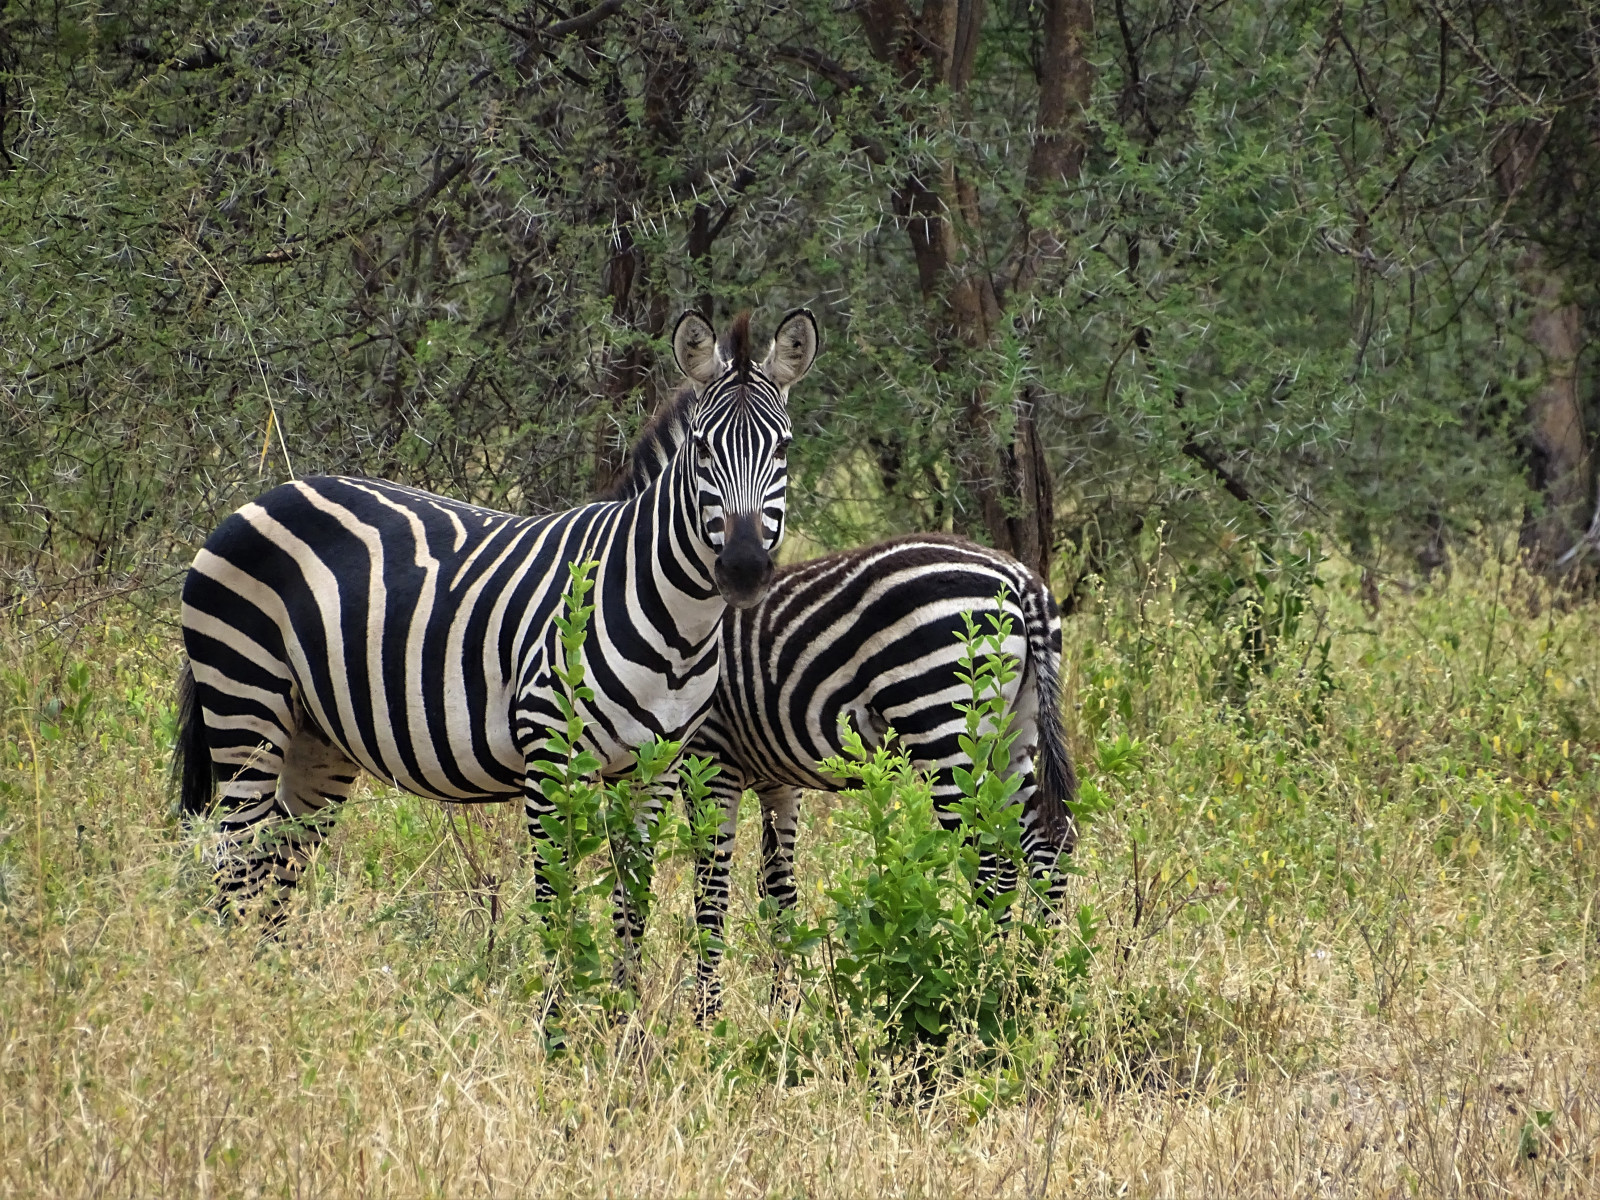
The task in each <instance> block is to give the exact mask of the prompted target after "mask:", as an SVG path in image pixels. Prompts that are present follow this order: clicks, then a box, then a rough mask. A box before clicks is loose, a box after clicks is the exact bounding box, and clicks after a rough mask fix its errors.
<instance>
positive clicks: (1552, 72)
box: [0, 0, 1600, 598]
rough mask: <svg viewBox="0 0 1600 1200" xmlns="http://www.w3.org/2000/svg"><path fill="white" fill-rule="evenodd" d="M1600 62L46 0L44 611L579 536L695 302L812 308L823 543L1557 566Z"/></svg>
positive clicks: (802, 519) (1584, 495) (1312, 10)
mask: <svg viewBox="0 0 1600 1200" xmlns="http://www.w3.org/2000/svg"><path fill="white" fill-rule="evenodd" d="M1597 55H1600V10H1597V8H1596V6H1595V5H1594V4H1593V3H1592V2H1591V0H1585V2H1583V3H1578V4H1567V3H1563V4H1559V5H1558V4H1553V3H1551V4H1529V5H1519V6H1501V5H1496V4H1488V3H1480V2H1476V0H1472V2H1464V0H1450V2H1448V3H1446V2H1445V0H1426V2H1413V0H1387V2H1382V3H1367V4H1346V3H1322V2H1313V0H1307V2H1304V3H1279V4H1265V3H1259V2H1251V3H1242V2H1241V3H1234V4H1227V3H1204V4H1201V3H1191V2H1189V0H1181V2H1180V0H1161V2H1154V0H1102V2H1101V3H1100V4H1098V5H1092V6H1091V4H1090V3H1089V2H1088V0H994V2H993V3H989V4H985V3H983V2H982V0H923V3H921V5H920V7H919V6H917V5H915V4H912V3H909V2H908V0H859V2H858V3H854V4H834V3H828V4H822V3H800V4H791V5H745V4H730V3H723V2H720V0H683V2H668V3H635V2H633V0H599V2H598V3H596V4H593V5H590V6H588V7H581V6H577V7H565V6H560V5H557V4H554V3H547V2H546V0H529V2H527V3H524V2H523V0H484V2H483V3H475V4H456V3H447V2H440V3H424V2H421V0H417V2H413V3H387V4H368V3H357V2H355V0H318V2H317V3H306V2H301V0H285V2H279V3H261V2H260V0H248V2H237V0H227V2H223V3H209V2H208V3H198V2H195V0H147V2H145V3H141V4H138V5H119V4H99V5H87V4H74V3H66V2H61V0H50V2H48V3H45V2H41V0H10V3H8V4H6V5H4V6H3V7H0V287H3V288H4V290H5V292H6V293H7V298H8V302H7V303H6V304H5V305H4V306H3V308H0V414H3V415H0V421H3V424H4V429H5V434H6V436H5V438H4V439H3V444H0V570H3V571H4V578H5V580H6V584H5V590H6V591H7V593H8V594H9V595H10V596H12V597H13V598H16V597H19V596H21V595H26V594H36V593H37V592H38V590H39V589H41V588H55V587H59V586H62V585H66V584H76V585H80V586H81V585H82V584H83V583H84V582H86V581H87V582H89V583H91V584H93V585H95V586H97V587H99V586H104V585H106V584H112V585H118V586H121V585H125V584H130V583H132V584H138V583H148V582H156V581H160V580H162V579H166V578H170V575H171V568H173V567H181V565H182V564H184V563H185V562H186V561H187V559H188V557H189V555H190V554H191V553H192V550H193V547H194V546H195V545H196V544H197V543H198V541H199V540H200V539H201V538H202V537H203V536H204V533H205V532H206V530H207V529H209V527H210V526H211V525H212V524H213V523H214V522H215V521H216V520H217V519H218V518H219V517H220V516H221V515H222V514H223V513H225V512H226V511H228V510H229V509H230V508H231V507H232V506H234V505H236V504H237V503H239V502H241V501H242V500H243V499H245V498H247V497H248V496H249V495H251V494H254V493H255V492H257V491H259V490H262V489H263V488H265V487H266V486H268V485H269V484H271V483H274V482H277V481H281V480H282V479H284V478H287V477H288V475H289V473H290V472H291V470H292V471H293V472H294V473H298V474H306V473H310V472H313V471H324V470H332V471H346V472H367V473H373V474H379V475H384V476H388V477H391V478H396V479H401V480H405V481H407V482H411V483H414V484H418V485H420V486H423V487H428V488H434V489H439V490H443V491H447V492H450V493H452V494H455V495H459V496H464V497H468V498H471V499H474V500H478V501H481V502H484V503H487V504H491V505H496V506H501V507H510V508H516V509H520V510H525V511H543V510H549V509H555V508H561V507H565V506H567V505H569V504H572V503H574V502H577V501H578V500H581V499H582V498H583V497H584V496H585V495H587V494H588V493H589V492H590V490H591V489H592V488H594V487H595V486H596V485H597V484H599V483H603V482H604V481H605V480H606V479H607V478H608V477H609V475H610V473H611V472H612V471H613V470H614V469H615V468H616V466H617V464H618V463H619V461H620V458H621V456H622V454H623V452H624V449H625V447H626V444H627V440H628V438H629V436H630V434H631V432H632V431H633V430H634V429H636V428H637V426H638V425H639V424H640V423H641V421H642V420H643V418H644V416H645V415H647V414H648V412H649V411H650V410H651V408H652V407H653V405H654V404H655V402H656V400H657V398H658V397H659V396H660V394H661V393H662V391H663V390H664V389H666V388H669V387H671V386H672V385H673V384H674V382H675V379H674V377H673V376H674V373H673V372H672V370H671V368H670V362H669V361H668V359H669V355H668V353H667V349H666V343H665V337H666V335H667V334H668V332H669V331H670V324H671V321H672V320H673V319H674V317H675V316H676V314H677V313H678V312H679V311H680V310H681V309H683V308H685V307H697V308H699V309H701V310H702V311H705V312H707V313H710V314H713V315H714V316H715V317H716V318H718V319H726V317H727V315H728V314H730V313H731V312H733V311H736V310H737V309H738V308H741V307H745V306H749V305H755V306H758V307H759V310H760V317H761V320H762V322H764V324H765V328H767V329H770V328H771V324H772V322H773V320H774V319H775V318H776V316H777V315H778V314H779V313H781V312H782V311H783V310H784V309H785V308H787V307H790V306H793V305H798V304H809V305H811V306H812V307H813V308H815V309H816V310H817V311H818V312H819V315H820V317H821V319H822V322H823V325H824V327H825V334H826V354H825V356H824V357H823V359H822V360H821V363H820V368H821V369H820V376H819V377H816V376H814V377H813V379H810V380H808V381H807V382H806V384H805V385H804V387H803V388H802V389H801V391H800V394H798V395H797V396H796V397H795V405H796V410H797V412H796V416H797V426H798V429H799V430H800V431H801V433H802V435H803V436H802V437H801V438H800V439H799V440H798V441H797V443H796V446H797V460H796V463H795V470H796V480H795V487H794V488H793V501H792V502H793V504H794V506H795V509H796V516H797V521H798V523H799V526H800V528H802V529H803V530H804V531H806V532H807V533H808V534H809V535H810V536H811V538H812V539H813V540H814V541H816V542H820V543H822V544H839V543H848V542H853V541H858V540H861V539H864V538H866V537H869V536H873V535H877V534H881V533H887V532H892V531H895V530H899V529H911V528H930V527H932V528H941V527H942V528H954V529H956V530H960V531H964V532H968V533H971V534H974V535H976V536H979V537H981V538H983V539H984V540H987V541H990V542H993V543H995V544H998V545H1001V546H1003V547H1006V548H1009V549H1012V550H1014V551H1015V552H1017V553H1018V555H1019V556H1020V557H1023V558H1024V559H1027V560H1029V561H1031V562H1034V563H1035V564H1037V565H1039V566H1041V567H1044V568H1046V569H1047V570H1050V571H1051V572H1052V574H1053V575H1054V577H1055V578H1056V580H1057V582H1058V584H1059V583H1070V582H1071V580H1070V578H1069V576H1070V575H1071V574H1072V573H1074V572H1075V571H1077V570H1079V569H1081V567H1082V566H1083V564H1084V563H1086V562H1087V563H1089V564H1090V565H1095V566H1097V567H1099V568H1101V569H1106V568H1107V566H1108V564H1115V563H1116V562H1117V561H1119V560H1120V556H1121V555H1122V554H1123V552H1124V550H1125V548H1126V547H1127V546H1129V545H1130V544H1131V543H1132V542H1133V540H1134V539H1135V537H1136V535H1137V534H1138V532H1139V531H1140V529H1141V528H1146V527H1154V526H1156V525H1158V524H1164V525H1165V526H1166V528H1167V530H1168V533H1167V535H1166V536H1167V538H1168V544H1169V545H1170V546H1171V548H1172V549H1173V551H1174V552H1175V553H1176V554H1178V555H1179V556H1180V558H1187V559H1189V560H1191V561H1192V560H1197V559H1200V558H1202V557H1204V558H1207V559H1208V560H1215V559H1217V558H1218V556H1220V558H1221V560H1222V561H1223V565H1224V566H1228V565H1229V562H1230V556H1232V557H1235V558H1237V557H1238V556H1239V555H1250V554H1256V553H1258V552H1259V550H1258V547H1261V546H1271V545H1273V544H1277V541H1278V539H1279V538H1281V536H1282V535H1284V534H1286V533H1290V532H1297V531H1304V530H1312V531H1315V532H1316V533H1317V534H1319V535H1320V536H1321V537H1323V538H1324V539H1331V544H1337V545H1338V546H1339V547H1340V548H1341V549H1342V550H1343V551H1344V552H1345V553H1347V554H1349V555H1350V556H1352V557H1353V558H1354V559H1355V560H1356V561H1357V562H1359V563H1361V564H1362V565H1364V566H1366V567H1368V568H1370V569H1372V570H1373V571H1374V572H1384V571H1398V572H1404V573H1410V572H1414V571H1417V570H1419V569H1420V570H1423V571H1426V570H1429V569H1432V568H1433V567H1435V566H1437V565H1440V564H1441V563H1443V562H1444V561H1446V559H1447V557H1448V554H1449V552H1450V547H1451V545H1452V544H1457V543H1458V542H1459V540H1460V539H1461V538H1462V535H1463V534H1464V533H1466V532H1468V531H1471V530H1473V529H1475V528H1479V527H1482V526H1485V525H1488V526H1492V527H1495V528H1499V529H1502V530H1503V529H1508V528H1510V527H1512V526H1520V528H1521V537H1522V540H1523V542H1524V544H1525V545H1526V546H1527V547H1528V548H1529V549H1530V550H1531V551H1533V552H1534V554H1535V555H1536V556H1537V557H1539V558H1540V559H1541V561H1543V562H1544V563H1545V564H1547V565H1550V566H1552V567H1553V566H1554V563H1555V562H1556V560H1558V559H1560V558H1561V556H1563V555H1568V554H1569V552H1570V551H1572V549H1573V547H1574V546H1575V545H1577V544H1578V543H1579V541H1580V539H1581V537H1582V536H1583V535H1584V532H1585V530H1586V529H1587V528H1588V527H1589V525H1590V516H1591V511H1592V509H1593V507H1594V499H1595V492H1594V478H1593V468H1592V465H1591V460H1590V446H1591V438H1590V436H1589V435H1588V434H1587V433H1586V429H1587V428H1592V427H1593V426H1594V422H1595V417H1596V411H1595V410H1596V407H1597V395H1596V388H1595V384H1594V372H1593V370H1592V361H1593V356H1592V352H1591V351H1590V349H1589V347H1590V345H1591V337H1592V332H1593V329H1594V327H1595V321H1596V314H1597V313H1600V298H1597V296H1596V293H1595V288H1594V280H1595V270H1594V266H1595V262H1596V259H1597V257H1600V254H1597V252H1600V205H1597V204H1596V203H1595V195H1594V193H1595V183H1596V170H1597V165H1600V104H1597V99H1596V98H1597V95H1600V76H1597V73H1596V71H1597V69H1596V63H1597V61H1600V59H1597ZM1235 539H1239V541H1240V543H1241V548H1240V549H1239V550H1237V551H1229V550H1227V549H1226V547H1227V546H1229V545H1231V544H1233V542H1234V541H1235ZM1268 554H1269V557H1273V555H1274V554H1275V552H1273V551H1270V550H1269V551H1268ZM1583 557H1585V555H1584V554H1583V553H1582V548H1581V547H1580V552H1579V553H1578V554H1575V555H1570V556H1569V557H1568V559H1567V560H1566V562H1565V563H1564V564H1563V566H1564V567H1565V566H1570V565H1571V563H1572V562H1573V561H1575V560H1581V559H1582V558H1583ZM1274 561H1276V559H1275V558H1274ZM1239 563H1242V564H1244V565H1245V566H1248V565H1249V562H1248V559H1247V558H1240V559H1239ZM1234 565H1237V564H1234ZM162 591H163V592H164V591H165V589H162Z"/></svg>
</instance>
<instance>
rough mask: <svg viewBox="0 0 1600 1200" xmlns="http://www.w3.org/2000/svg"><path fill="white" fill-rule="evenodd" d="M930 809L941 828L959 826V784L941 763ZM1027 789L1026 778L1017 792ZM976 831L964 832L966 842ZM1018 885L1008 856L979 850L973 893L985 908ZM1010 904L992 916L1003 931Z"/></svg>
mask: <svg viewBox="0 0 1600 1200" xmlns="http://www.w3.org/2000/svg"><path fill="white" fill-rule="evenodd" d="M932 783H933V811H934V814H935V815H936V816H937V817H938V820H939V826H940V828H942V829H944V830H946V831H948V832H956V831H958V830H961V829H962V820H961V814H960V813H959V812H958V811H957V810H956V803H957V802H958V801H959V800H960V799H961V787H960V785H959V784H957V783H956V779H955V774H954V772H953V771H952V770H951V769H950V767H948V766H941V767H939V768H938V769H937V770H935V771H934V772H933V777H932ZM1027 790H1028V780H1027V779H1025V780H1024V782H1023V786H1022V788H1021V789H1019V791H1018V795H1019V796H1020V795H1021V794H1022V793H1023V792H1025V791H1027ZM974 837H975V834H974V833H973V832H972V831H971V830H968V831H967V832H966V838H967V843H968V844H969V845H970V844H971V843H972V840H973V838H974ZM1016 887H1017V864H1016V863H1014V862H1012V861H1011V859H1010V858H1008V857H1004V856H1002V855H999V854H996V853H995V852H994V851H993V850H979V852H978V876H977V878H976V879H974V880H973V882H972V890H973V894H974V895H975V896H976V897H977V898H978V900H979V901H981V902H982V903H983V905H984V906H985V907H986V908H989V909H990V910H991V911H993V907H994V903H995V900H996V899H997V898H998V897H1000V896H1003V895H1005V894H1006V893H1008V892H1014V891H1015V890H1016ZM1011 909H1012V905H1009V904H1008V905H1006V907H1005V908H1004V909H1002V910H1001V911H1000V912H999V913H997V914H996V915H995V921H996V923H997V924H998V925H999V926H1000V927H1001V929H1002V931H1003V930H1004V929H1005V928H1006V927H1007V926H1008V925H1009V924H1010V923H1011Z"/></svg>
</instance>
